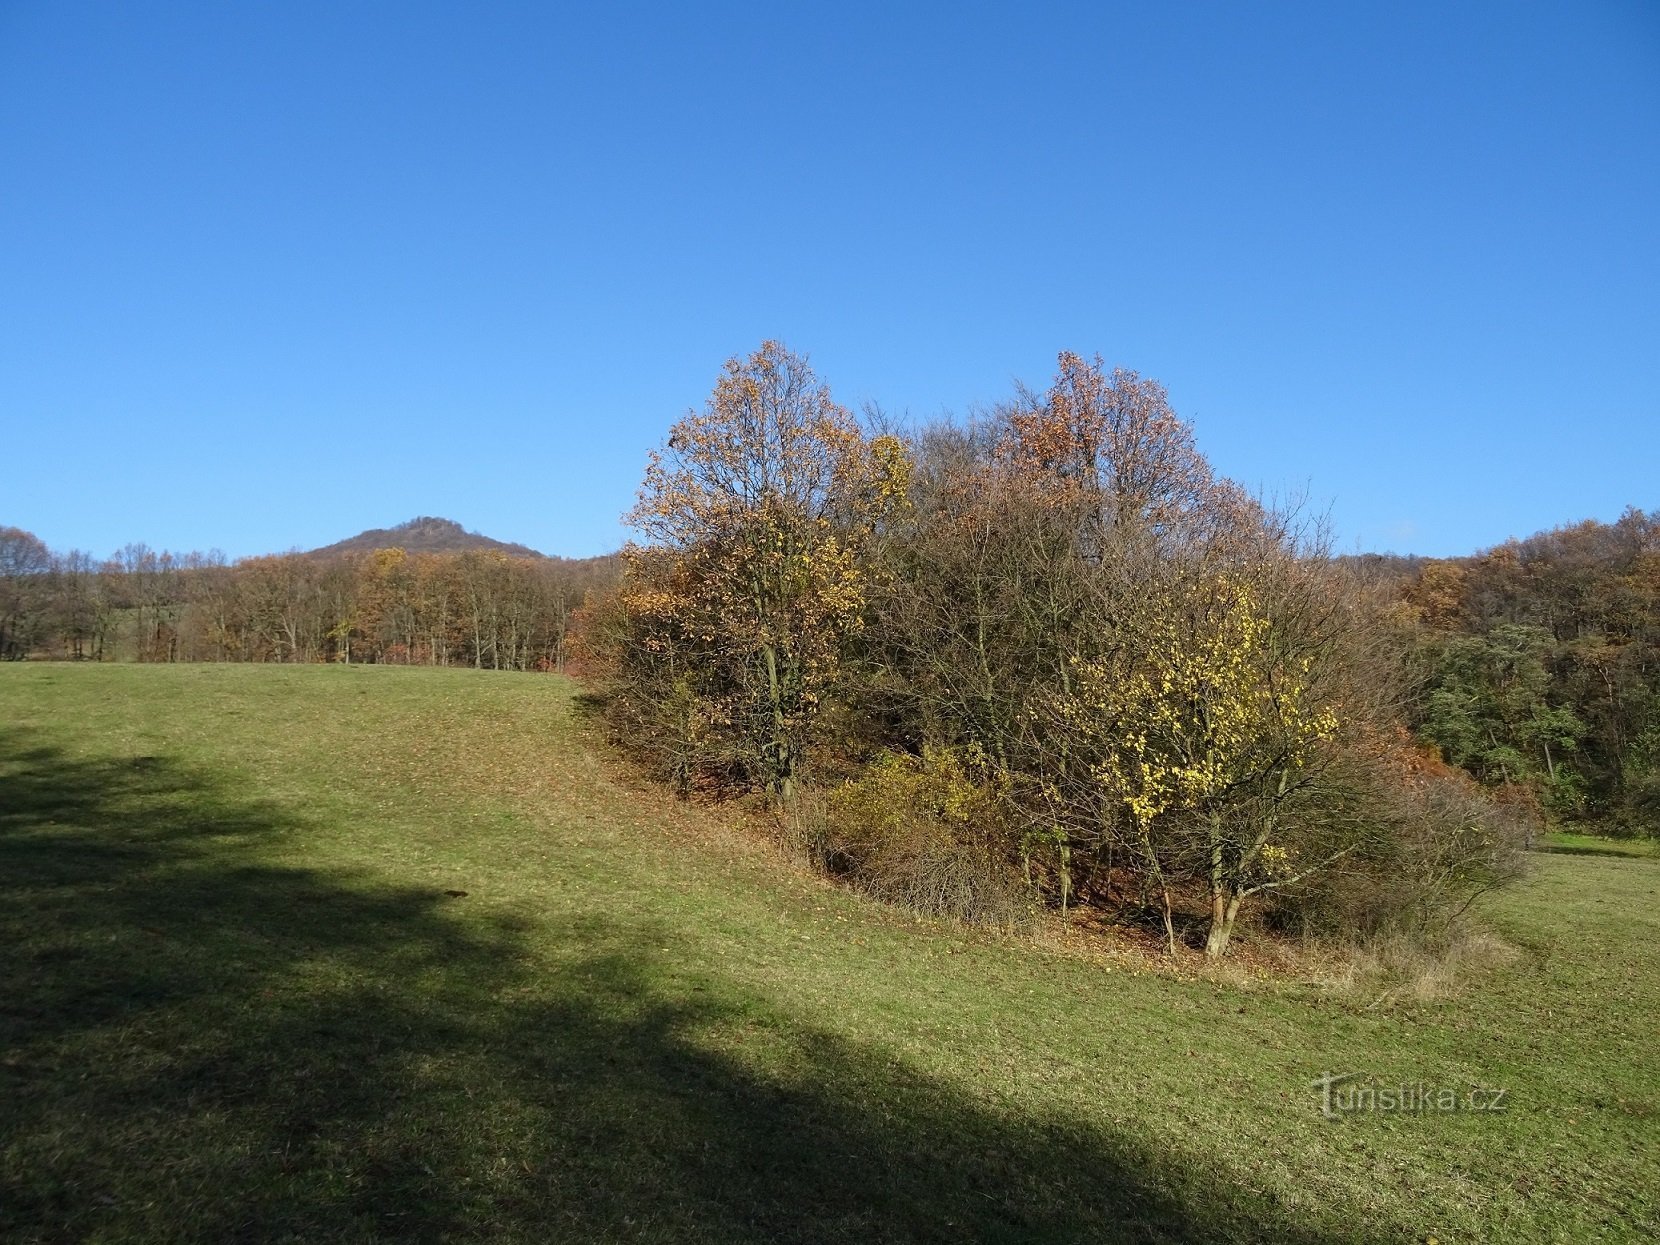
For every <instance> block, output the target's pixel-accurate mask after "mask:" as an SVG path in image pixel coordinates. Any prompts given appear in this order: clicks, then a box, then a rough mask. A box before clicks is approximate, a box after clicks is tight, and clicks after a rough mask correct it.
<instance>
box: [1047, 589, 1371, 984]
mask: <svg viewBox="0 0 1660 1245" xmlns="http://www.w3.org/2000/svg"><path fill="white" fill-rule="evenodd" d="M1137 632H1138V634H1137V639H1138V645H1137V651H1136V653H1135V655H1134V659H1133V661H1131V662H1130V663H1128V668H1126V663H1125V662H1124V661H1123V660H1121V659H1106V658H1103V659H1099V660H1091V661H1082V662H1079V663H1078V664H1077V669H1076V677H1075V680H1074V683H1073V690H1072V693H1071V694H1070V695H1069V696H1067V697H1066V698H1065V699H1064V700H1063V701H1062V703H1061V704H1060V705H1059V711H1060V713H1062V714H1063V715H1065V716H1066V717H1067V718H1069V719H1070V720H1071V721H1072V722H1073V723H1074V724H1075V725H1079V726H1081V727H1083V729H1084V730H1085V731H1086V732H1087V733H1089V734H1092V735H1094V736H1095V742H1096V745H1097V747H1096V749H1095V756H1096V760H1095V763H1094V766H1093V774H1094V778H1095V780H1096V781H1097V782H1098V783H1099V784H1100V785H1101V787H1102V788H1103V789H1104V791H1105V793H1106V794H1107V795H1108V796H1109V798H1110V800H1112V801H1114V802H1117V803H1118V804H1119V805H1121V806H1122V808H1123V810H1124V812H1125V814H1126V816H1127V820H1128V823H1129V826H1130V827H1131V831H1132V835H1133V837H1134V840H1135V842H1136V844H1137V845H1138V846H1139V848H1140V849H1141V853H1142V855H1143V857H1144V860H1145V864H1146V867H1147V869H1148V871H1149V873H1150V874H1151V875H1152V877H1153V879H1154V881H1155V882H1156V884H1157V885H1158V886H1159V888H1160V890H1161V892H1162V894H1163V896H1164V922H1165V937H1166V939H1167V941H1168V945H1169V947H1170V949H1171V950H1174V949H1175V930H1174V927H1173V925H1172V921H1171V915H1170V899H1169V883H1168V881H1167V879H1166V871H1167V869H1168V867H1169V862H1170V861H1172V860H1174V861H1175V862H1176V863H1177V864H1178V866H1179V867H1181V868H1182V870H1183V872H1184V874H1186V875H1188V876H1192V875H1193V874H1198V875H1201V876H1202V877H1203V879H1204V880H1205V882H1206V883H1208V886H1209V890H1210V911H1211V920H1210V931H1209V937H1208V939H1207V941H1206V951H1207V953H1208V954H1210V955H1212V956H1218V955H1221V954H1222V953H1223V952H1224V951H1226V949H1227V946H1228V940H1229V938H1230V936H1231V935H1232V932H1233V927H1234V921H1235V918H1236V917H1237V916H1238V913H1239V907H1240V904H1241V902H1242V901H1243V900H1244V899H1246V898H1247V897H1249V896H1251V895H1253V894H1256V893H1258V892H1261V891H1265V890H1270V889H1274V888H1277V887H1280V886H1285V885H1288V884H1290V883H1291V882H1293V881H1295V880H1297V879H1298V878H1300V877H1301V876H1302V875H1303V874H1304V873H1305V872H1306V871H1307V870H1308V869H1310V868H1314V867H1319V866H1323V865H1325V864H1329V863H1331V861H1330V859H1322V860H1319V861H1304V860H1301V859H1299V856H1298V848H1297V847H1295V846H1294V845H1292V844H1289V843H1287V842H1285V841H1283V839H1284V835H1283V833H1282V832H1283V831H1284V830H1285V829H1286V826H1285V822H1284V819H1283V817H1282V810H1283V809H1284V808H1285V806H1286V802H1287V801H1288V800H1289V799H1290V798H1291V797H1292V796H1293V794H1294V793H1295V792H1296V791H1297V790H1298V789H1299V787H1300V786H1301V785H1302V784H1304V783H1305V782H1306V781H1308V780H1309V778H1310V777H1311V776H1312V775H1313V774H1314V773H1315V771H1316V768H1317V763H1318V761H1319V759H1320V748H1321V745H1322V744H1323V743H1324V742H1325V741H1327V740H1328V739H1330V738H1331V737H1332V736H1333V735H1334V734H1335V733H1336V731H1337V728H1338V719H1337V715H1336V713H1335V711H1334V709H1333V707H1332V706H1331V705H1329V704H1326V703H1322V698H1321V697H1320V696H1319V695H1317V693H1316V688H1315V687H1314V685H1313V682H1312V680H1311V677H1310V675H1311V668H1312V667H1313V665H1314V662H1315V659H1316V652H1315V650H1314V648H1313V647H1311V646H1309V645H1308V644H1306V643H1303V644H1298V645H1294V646H1290V649H1291V651H1288V648H1287V646H1286V645H1283V644H1282V643H1280V640H1281V637H1280V636H1278V635H1276V628H1275V627H1274V626H1273V624H1272V622H1271V617H1270V612H1269V611H1268V610H1267V609H1266V608H1265V607H1264V604H1263V602H1262V601H1261V599H1260V595H1259V590H1258V589H1257V588H1256V587H1254V586H1253V585H1252V584H1250V583H1249V582H1247V581H1246V580H1245V579H1243V578H1239V577H1235V576H1233V575H1230V574H1228V573H1226V572H1221V573H1214V574H1210V575H1207V576H1206V577H1205V579H1204V580H1203V581H1202V582H1200V583H1195V584H1190V585H1188V586H1187V588H1186V590H1185V591H1183V592H1182V593H1181V594H1180V596H1179V597H1176V598H1174V599H1171V600H1166V601H1155V602H1153V603H1151V605H1150V607H1149V609H1148V610H1147V613H1146V615H1145V616H1144V617H1143V618H1142V619H1141V620H1139V625H1138V627H1137ZM1195 830H1196V831H1197V837H1198V845H1199V847H1200V854H1199V859H1197V860H1195V859H1192V853H1190V852H1187V853H1184V851H1183V850H1182V849H1183V848H1185V847H1186V846H1187V845H1188V843H1189V842H1190V841H1191V838H1192V836H1193V833H1194V831H1195ZM1339 850H1341V849H1339Z"/></svg>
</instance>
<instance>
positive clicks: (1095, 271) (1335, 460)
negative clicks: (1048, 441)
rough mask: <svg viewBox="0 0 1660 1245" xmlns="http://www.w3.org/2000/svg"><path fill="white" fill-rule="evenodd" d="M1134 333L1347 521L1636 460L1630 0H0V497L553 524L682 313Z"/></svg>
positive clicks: (866, 344) (525, 535) (1360, 543)
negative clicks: (586, 3)
mask: <svg viewBox="0 0 1660 1245" xmlns="http://www.w3.org/2000/svg"><path fill="white" fill-rule="evenodd" d="M767 337H777V338H780V339H782V340H783V341H785V342H786V343H788V344H789V345H790V346H792V347H793V348H795V349H797V350H801V351H804V352H806V353H808V354H809V355H810V356H811V357H812V360H813V362H814V365H815V366H816V367H817V369H818V370H819V372H820V374H821V375H823V376H824V377H825V378H826V379H827V380H828V381H829V382H830V384H831V386H832V387H833V389H834V391H835V392H836V394H837V396H838V398H840V399H841V400H842V401H843V402H844V403H846V404H848V405H850V406H854V407H857V406H858V405H859V404H861V403H863V402H865V401H874V402H879V403H880V404H881V405H883V406H884V407H885V408H887V409H888V410H890V411H893V412H908V413H909V414H911V415H912V416H914V417H917V418H928V417H932V416H935V415H938V414H940V413H942V412H947V411H949V412H955V413H958V414H961V413H964V412H966V411H968V410H969V409H970V408H971V407H972V406H974V405H975V404H976V403H990V402H993V401H996V400H998V399H999V398H1002V397H1004V396H1006V395H1007V394H1008V393H1009V391H1010V389H1011V387H1012V384H1013V382H1014V381H1015V380H1017V379H1019V380H1024V381H1026V382H1028V383H1030V384H1033V385H1036V386H1042V385H1044V384H1046V383H1047V379H1048V377H1049V375H1050V373H1051V372H1052V371H1053V366H1054V357H1055V354H1056V352H1057V351H1059V350H1062V349H1071V350H1077V351H1080V352H1083V353H1086V354H1087V353H1094V352H1099V353H1100V354H1102V355H1103V356H1104V357H1105V358H1106V359H1107V361H1108V362H1109V363H1113V364H1117V365H1121V366H1126V367H1131V368H1135V369H1137V370H1138V371H1141V372H1142V373H1144V374H1147V375H1152V376H1156V377H1158V378H1159V379H1161V380H1163V381H1164V382H1165V384H1166V385H1167V386H1168V387H1169V390H1170V394H1171V397H1172V400H1173V402H1174V404H1175V405H1176V408H1177V409H1178V411H1179V412H1180V413H1181V414H1183V415H1184V416H1185V417H1187V418H1188V419H1190V420H1191V421H1192V422H1193V424H1194V426H1195V428H1196V431H1197V434H1198V438H1199V443H1200V446H1201V448H1202V449H1203V450H1205V452H1206V453H1207V454H1208V455H1209V456H1210V458H1211V460H1212V461H1213V462H1214V463H1215V464H1216V466H1217V467H1218V468H1219V469H1220V470H1221V471H1223V472H1225V473H1226V474H1229V475H1231V476H1233V477H1235V478H1237V479H1239V480H1241V481H1242V482H1244V483H1245V484H1247V485H1248V486H1250V487H1252V488H1253V489H1258V490H1262V491H1266V492H1268V493H1270V494H1287V493H1296V492H1306V493H1307V494H1308V495H1309V497H1310V498H1311V499H1312V501H1313V503H1314V505H1315V507H1316V508H1317V509H1325V508H1328V507H1329V509H1330V513H1331V517H1332V521H1333V525H1334V529H1335V533H1336V537H1337V540H1338V543H1339V545H1340V546H1341V547H1343V548H1347V549H1355V548H1359V549H1390V548H1393V549H1400V550H1413V551H1417V552H1423V553H1428V554H1451V553H1457V552H1465V551H1470V550H1473V549H1475V548H1478V547H1482V546H1486V545H1490V544H1493V543H1496V542H1498V541H1501V540H1503V539H1504V538H1505V537H1506V536H1509V535H1512V534H1516V535H1525V534H1527V533H1529V532H1532V531H1534V530H1537V529H1540V528H1543V527H1549V526H1554V525H1556V524H1559V523H1563V522H1567V521H1571V520H1577V519H1580V518H1585V517H1597V518H1602V519H1612V518H1614V517H1616V516H1617V515H1618V514H1619V512H1620V510H1621V509H1622V508H1623V507H1624V506H1625V505H1627V504H1634V505H1638V506H1641V507H1644V508H1645V509H1651V508H1656V507H1660V483H1657V479H1660V473H1657V472H1656V466H1657V465H1660V6H1657V5H1655V4H1654V3H1652V2H1651V0H1578V2H1577V3H1515V2H1507V3H1492V4H1456V5H1452V4H1445V3H1434V4H1403V3H1380V4H1358V3H1356V4H1349V3H1342V4H1329V3H1310V4H1296V5H1283V4H1274V3H1251V4H1246V3H1236V4H1197V3H1179V2H1178V3H1170V4H1160V5H1113V4H1104V3H1103V4H1079V5H1055V4H1048V5H1046V4H1036V3H1027V4H1018V5H1017V4H1009V5H999V6H991V5H984V6H978V5H973V4H962V3H956V4H938V5H923V4H914V5H907V4H900V3H887V4H862V3H851V4H850V3H838V4H835V5H807V4H801V5H792V4H783V3H771V4H750V5H726V4H719V3H708V4H703V3H700V4H695V5H690V4H674V5H670V4H662V5H638V4H636V5H629V4H605V5H594V6H590V7H588V8H587V9H578V8H577V7H576V6H561V5H552V4H525V5H511V4H486V3H479V4H466V5H462V4H454V5H433V4H420V3H399V4H396V5H394V4H389V3H388V4H369V3H327V4H321V3H318V4H312V3H302V2H296V0H285V2H284V3H281V4H252V3H249V4H222V3H221V4H201V5H195V4H185V3H169V4H133V5H115V4H108V3H102V2H99V3H91V4H77V3H73V2H68V0H52V2H50V3H48V2H39V3H34V2H25V0H0V523H5V524H13V525H17V526H21V527H25V528H28V529H30V530H32V531H34V532H35V533H36V534H38V535H39V536H40V537H41V538H42V539H44V540H45V541H46V542H47V543H48V544H50V545H52V546H53V547H54V548H59V549H67V548H71V547H79V548H85V549H88V550H90V551H92V552H94V553H98V554H105V553H108V552H111V551H112V550H114V549H115V548H116V547H118V546H119V545H121V544H123V543H125V542H127V541H131V540H142V541H145V542H148V543H149V544H151V545H153V546H155V547H157V548H163V547H166V548H172V549H177V550H181V551H183V550H188V549H193V548H198V549H207V548H211V547H217V548H219V549H222V550H223V551H225V552H226V553H228V554H230V555H232V556H240V555H245V554H252V553H260V552H267V551H271V550H277V549H284V548H290V547H301V548H304V547H311V546H315V545H319V544H324V543H327V542H330V541H333V540H336V539H338V538H341V537H344V536H347V535H350V534H352V533H354V532H356V531H359V530H361V529H363V528H366V527H383V526H387V525H390V524H393V523H397V522H400V521H402V520H404V519H407V518H410V517H413V516H414V515H417V514H440V515H445V516H447V517H450V518H454V519H456V520H458V521H460V522H462V523H463V524H465V525H466V526H468V527H471V528H474V529H477V530H481V531H484V532H486V533H488V534H490V535H492V536H496V537H498V538H500V539H504V540H514V541H521V542H523V543H525V544H528V545H531V546H533V547H536V548H539V549H543V550H545V551H547V552H550V553H563V554H569V555H584V554H590V553H596V552H600V551H602V550H605V549H609V548H613V547H615V546H616V545H617V544H618V543H619V542H620V540H621V539H622V535H623V533H622V529H621V527H620V525H619V521H618V520H619V515H620V514H621V512H622V511H623V510H624V509H626V508H627V506H628V505H629V503H630V501H631V498H632V495H633V492H634V489H635V487H636V486H637V485H638V482H639V478H640V474H641V470H642V467H643V464H644V460H645V455H646V453H647V451H648V450H649V449H650V448H651V447H653V446H654V445H656V444H658V443H659V442H660V441H661V440H662V439H663V437H664V436H665V435H666V431H667V428H668V426H669V424H670V423H671V422H673V420H674V419H676V418H677V417H679V416H680V415H681V414H683V413H684V412H685V411H686V410H687V409H688V408H689V407H692V406H696V405H699V404H701V402H702V400H703V398H704V397H705V396H706V395H707V393H708V391H709V389H710V388H711V386H712V384H713V382H714V380H715V377H716V375H717V373H718V371H719V367H720V364H721V361H722V360H723V359H725V358H726V357H728V356H729V355H733V354H739V353H746V352H748V351H750V350H752V349H754V348H755V347H756V346H757V345H758V344H759V343H760V342H761V340H762V339H764V338H767Z"/></svg>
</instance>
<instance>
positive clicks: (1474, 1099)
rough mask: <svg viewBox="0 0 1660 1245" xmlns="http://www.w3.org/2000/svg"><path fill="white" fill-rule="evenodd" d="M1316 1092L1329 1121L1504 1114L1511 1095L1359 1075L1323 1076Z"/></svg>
mask: <svg viewBox="0 0 1660 1245" xmlns="http://www.w3.org/2000/svg"><path fill="white" fill-rule="evenodd" d="M1314 1088H1315V1090H1316V1091H1317V1092H1318V1093H1319V1095H1320V1114H1321V1115H1323V1116H1325V1117H1326V1118H1327V1119H1328V1120H1335V1119H1339V1118H1340V1117H1342V1116H1345V1115H1358V1114H1360V1113H1362V1112H1368V1111H1371V1112H1379V1113H1386V1114H1399V1115H1429V1114H1435V1113H1440V1112H1452V1111H1504V1110H1506V1109H1507V1108H1508V1105H1509V1104H1508V1102H1507V1099H1508V1098H1509V1095H1510V1091H1509V1090H1505V1089H1492V1088H1490V1087H1487V1086H1472V1087H1471V1088H1469V1089H1463V1090H1460V1089H1454V1088H1453V1087H1452V1086H1450V1085H1429V1084H1426V1083H1425V1082H1423V1081H1403V1082H1401V1083H1400V1084H1398V1085H1382V1084H1379V1083H1378V1080H1377V1078H1376V1077H1363V1075H1362V1074H1361V1073H1359V1072H1322V1073H1321V1074H1320V1075H1319V1077H1318V1078H1316V1079H1315V1081H1314Z"/></svg>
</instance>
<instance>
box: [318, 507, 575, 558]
mask: <svg viewBox="0 0 1660 1245" xmlns="http://www.w3.org/2000/svg"><path fill="white" fill-rule="evenodd" d="M393 548H397V549H402V550H404V551H405V552H406V553H466V552H467V551H468V550H470V549H477V550H481V551H484V552H490V551H494V552H496V553H505V554H508V555H509V556H511V557H515V558H544V557H546V556H547V555H546V554H543V553H538V552H537V551H536V550H534V549H531V548H529V547H528V546H526V545H517V544H510V543H508V542H507V541H502V540H493V539H491V538H490V537H488V536H481V535H479V533H477V532H469V531H468V530H467V529H466V528H464V527H462V526H461V524H459V523H457V522H456V521H455V520H454V519H439V518H434V517H433V516H431V515H421V516H419V517H418V518H414V519H411V520H409V522H407V523H400V524H398V525H397V526H396V527H375V528H370V529H369V530H368V531H366V532H359V533H358V534H357V535H356V536H348V537H347V538H346V539H345V540H337V541H335V543H334V544H332V545H324V546H323V547H322V548H321V549H312V550H310V551H309V552H308V553H307V555H306V556H307V557H314V558H333V557H340V556H343V555H345V554H353V553H373V552H374V551H375V550H376V549H393Z"/></svg>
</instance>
